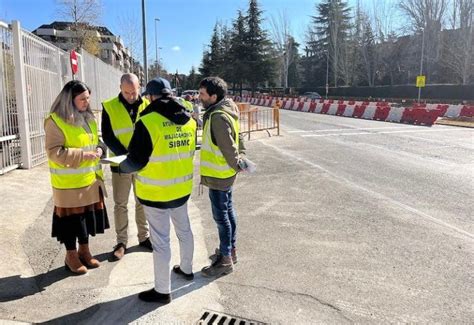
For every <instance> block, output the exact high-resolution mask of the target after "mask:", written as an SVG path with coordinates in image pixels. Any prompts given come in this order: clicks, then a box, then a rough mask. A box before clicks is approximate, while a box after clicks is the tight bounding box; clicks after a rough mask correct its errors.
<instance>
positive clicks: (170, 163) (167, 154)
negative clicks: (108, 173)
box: [135, 112, 196, 202]
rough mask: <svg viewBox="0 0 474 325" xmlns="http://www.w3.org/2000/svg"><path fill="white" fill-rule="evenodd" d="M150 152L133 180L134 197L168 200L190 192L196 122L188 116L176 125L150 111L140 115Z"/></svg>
mask: <svg viewBox="0 0 474 325" xmlns="http://www.w3.org/2000/svg"><path fill="white" fill-rule="evenodd" d="M140 121H141V122H142V123H143V125H144V126H145V127H146V129H147V131H148V133H149V135H150V139H151V142H152V143H153V152H152V154H151V157H150V159H149V161H148V163H147V165H146V166H145V167H144V168H143V169H142V170H140V171H139V172H138V175H137V177H136V181H135V186H136V187H135V189H136V193H137V197H139V198H140V199H142V200H147V201H152V202H169V201H173V200H176V199H179V198H182V197H185V196H187V195H189V194H191V191H192V188H193V170H194V166H193V157H194V150H195V137H196V122H195V121H194V120H193V119H192V118H191V119H189V121H188V122H187V123H186V124H184V125H177V124H175V123H173V122H171V121H170V120H168V119H167V118H165V117H164V116H162V115H160V114H158V113H156V112H151V113H148V114H146V115H143V116H141V117H140Z"/></svg>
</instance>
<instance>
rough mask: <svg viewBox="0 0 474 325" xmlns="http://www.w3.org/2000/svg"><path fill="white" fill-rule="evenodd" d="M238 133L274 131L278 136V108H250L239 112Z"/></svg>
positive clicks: (248, 133)
mask: <svg viewBox="0 0 474 325" xmlns="http://www.w3.org/2000/svg"><path fill="white" fill-rule="evenodd" d="M239 122H240V133H242V134H247V135H248V139H250V134H251V133H252V132H257V131H267V133H268V134H269V135H270V132H269V130H272V129H276V130H277V134H278V135H280V111H279V109H278V108H269V107H250V109H249V110H243V111H240V112H239Z"/></svg>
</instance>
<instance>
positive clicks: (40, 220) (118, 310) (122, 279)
mask: <svg viewBox="0 0 474 325" xmlns="http://www.w3.org/2000/svg"><path fill="white" fill-rule="evenodd" d="M104 170H105V171H106V185H107V191H108V195H109V197H108V198H107V199H106V204H107V211H108V214H109V220H110V222H111V228H110V229H108V230H106V233H105V234H99V235H97V236H96V237H91V239H90V246H91V251H92V253H93V254H94V255H96V257H97V258H98V259H99V260H100V261H101V267H100V268H98V269H95V270H90V272H88V274H86V275H83V276H71V275H70V273H68V272H66V271H65V270H64V255H65V251H64V248H63V247H62V245H60V244H59V243H58V242H57V241H56V239H55V238H52V237H51V216H52V209H53V203H52V200H51V185H50V180H49V173H48V168H47V164H43V165H41V166H38V167H35V168H33V169H31V170H14V171H12V172H10V173H7V174H6V175H3V176H0V197H1V200H2V204H1V206H2V209H1V211H0V245H1V247H2V248H1V259H0V261H1V262H0V323H4V322H5V323H6V322H7V321H22V322H27V323H30V322H32V323H37V322H51V323H66V322H68V323H69V322H72V323H77V322H78V321H81V322H84V323H101V324H112V323H113V324H117V323H130V322H139V323H141V324H143V323H149V324H151V323H157V322H163V323H167V322H175V323H176V322H178V323H180V324H181V323H183V324H184V323H192V322H195V321H196V320H198V319H199V317H200V316H201V314H202V312H203V309H204V308H206V309H211V310H215V311H221V310H222V306H220V305H219V304H218V303H217V301H218V300H219V297H220V292H219V289H218V287H217V284H215V283H213V282H212V281H211V280H208V279H206V278H204V277H202V276H200V274H199V272H198V271H199V270H200V269H201V268H202V267H203V266H205V265H207V264H208V263H209V260H208V256H209V253H208V250H207V248H206V245H205V242H204V236H203V228H202V226H201V211H200V210H199V209H198V208H197V207H196V205H195V204H194V203H193V202H192V200H190V201H189V214H190V217H191V226H192V229H193V232H194V239H195V251H194V253H195V256H194V271H195V275H196V276H195V280H194V281H192V282H187V281H185V280H182V279H179V278H176V277H175V276H174V275H172V296H173V301H172V303H171V304H169V305H166V306H162V307H159V308H157V307H158V306H159V305H156V304H153V303H151V304H150V303H144V302H141V301H140V300H139V299H138V297H137V293H138V292H140V291H143V290H147V289H149V288H151V287H153V283H154V282H153V281H154V276H153V263H152V254H151V253H150V252H147V251H145V250H143V249H142V248H141V247H139V246H138V245H137V244H138V239H137V237H136V234H137V231H136V225H135V222H134V200H133V199H132V197H131V198H130V200H129V228H130V229H129V250H128V251H127V254H126V255H125V257H124V258H123V259H122V260H121V261H119V262H108V261H107V257H108V254H109V253H110V251H111V250H112V247H113V246H114V244H115V231H114V225H113V200H112V189H111V179H110V178H111V175H110V171H109V169H108V168H107V167H104ZM196 181H197V180H196ZM195 186H197V184H196V185H195ZM193 193H198V191H197V189H195V190H194V192H193ZM202 212H203V213H206V214H207V213H209V211H205V212H204V211H202ZM171 238H172V265H174V264H178V263H179V248H178V244H177V239H176V236H175V234H174V230H173V229H172V234H171ZM196 272H197V273H196Z"/></svg>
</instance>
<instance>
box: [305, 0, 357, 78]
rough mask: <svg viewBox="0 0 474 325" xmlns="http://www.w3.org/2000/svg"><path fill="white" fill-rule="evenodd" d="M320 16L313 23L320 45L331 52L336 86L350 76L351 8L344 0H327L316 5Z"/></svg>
mask: <svg viewBox="0 0 474 325" xmlns="http://www.w3.org/2000/svg"><path fill="white" fill-rule="evenodd" d="M316 10H317V11H318V16H314V17H312V18H313V23H314V24H315V27H316V28H315V31H316V34H317V36H318V39H319V40H318V42H319V43H321V44H320V47H321V48H324V49H326V50H327V51H328V53H329V61H330V64H331V71H332V74H333V82H334V86H335V87H337V85H338V83H339V81H342V82H343V83H347V81H348V77H349V69H348V61H349V58H348V57H347V48H346V44H347V41H348V33H349V30H350V27H351V26H350V15H349V11H350V8H349V6H348V4H347V2H345V1H343V0H326V1H324V2H322V3H320V4H318V5H317V6H316Z"/></svg>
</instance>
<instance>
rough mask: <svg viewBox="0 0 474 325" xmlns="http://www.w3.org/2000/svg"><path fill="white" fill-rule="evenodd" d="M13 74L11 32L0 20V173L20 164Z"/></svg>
mask: <svg viewBox="0 0 474 325" xmlns="http://www.w3.org/2000/svg"><path fill="white" fill-rule="evenodd" d="M13 74H14V66H13V39H12V32H11V30H10V29H9V28H8V25H7V24H5V23H3V22H0V174H3V173H6V172H8V171H10V170H12V169H15V168H17V167H18V166H19V164H20V141H19V131H18V114H17V109H16V103H15V84H14V83H15V81H14V76H13Z"/></svg>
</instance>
